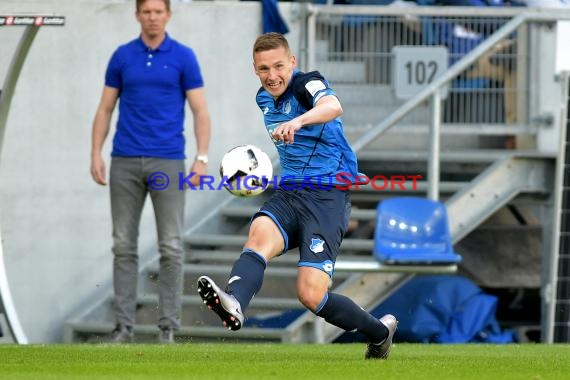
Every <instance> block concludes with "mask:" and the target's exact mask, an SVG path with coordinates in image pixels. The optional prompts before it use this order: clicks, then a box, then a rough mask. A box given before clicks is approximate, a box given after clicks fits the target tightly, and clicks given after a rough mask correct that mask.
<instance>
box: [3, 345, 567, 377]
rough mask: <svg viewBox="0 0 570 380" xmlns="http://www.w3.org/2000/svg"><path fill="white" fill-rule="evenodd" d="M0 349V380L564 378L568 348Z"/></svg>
mask: <svg viewBox="0 0 570 380" xmlns="http://www.w3.org/2000/svg"><path fill="white" fill-rule="evenodd" d="M363 355H364V344H237V343H186V344H176V345H151V344H132V345H103V344H101V345H95V344H93V345H91V344H76V345H64V344H61V345H57V344H56V345H26V346H18V345H0V379H3V380H20V379H22V380H23V379H42V380H46V379H58V380H61V379H123V380H125V379H199V380H203V379H248V380H251V379H292V380H313V379H327V380H332V379H342V380H352V379H355V380H360V379H382V380H388V379H426V380H428V379H429V380H432V379H434V380H448V379H449V380H468V379H477V380H482V379H498V380H506V379H517V380H520V379H528V380H547V379H570V345H545V344H521V345H518V344H509V345H479V344H461V345H459V344H458V345H439V344H437V345H436V344H403V343H397V344H395V345H394V347H393V349H392V353H391V355H390V358H389V359H388V360H382V361H380V360H364V359H363Z"/></svg>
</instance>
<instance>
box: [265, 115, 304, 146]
mask: <svg viewBox="0 0 570 380" xmlns="http://www.w3.org/2000/svg"><path fill="white" fill-rule="evenodd" d="M302 126H303V125H302V124H301V123H300V122H298V121H296V120H295V119H293V120H291V121H288V122H286V123H283V124H281V125H280V126H279V127H277V128H275V130H274V131H273V133H272V137H273V139H274V140H278V141H283V142H284V143H285V144H293V143H294V142H295V133H296V132H297V131H298V130H299V129H301V127H302Z"/></svg>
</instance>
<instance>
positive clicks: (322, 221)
mask: <svg viewBox="0 0 570 380" xmlns="http://www.w3.org/2000/svg"><path fill="white" fill-rule="evenodd" d="M253 66H254V70H255V73H256V74H257V76H258V77H259V79H260V82H261V88H260V89H259V91H258V92H257V96H256V102H257V105H258V106H259V108H260V110H261V112H262V113H263V116H264V120H265V126H266V128H267V130H268V132H269V134H270V136H271V138H272V139H273V142H274V143H275V145H276V147H277V150H278V152H279V162H280V164H281V168H282V172H281V175H282V178H285V177H287V181H288V183H283V181H281V185H282V186H281V187H280V188H279V189H277V190H276V192H275V193H274V194H273V195H272V196H271V198H270V199H269V200H268V201H267V202H265V203H264V204H263V206H262V207H261V209H260V210H259V211H258V212H257V213H255V215H254V216H253V218H252V222H251V226H250V229H249V235H248V238H247V241H246V243H245V245H244V248H243V251H242V253H241V256H240V257H239V259H238V260H237V261H236V262H235V263H234V265H233V267H232V270H231V273H230V275H229V279H228V282H227V285H226V287H225V289H222V288H220V287H219V286H218V285H216V284H215V283H214V281H213V280H212V279H211V278H210V277H208V276H201V277H200V278H199V279H198V284H197V288H198V293H199V294H200V296H201V297H202V299H203V301H204V302H205V303H206V305H207V306H208V307H209V308H211V309H212V310H213V311H214V312H215V313H216V314H218V316H219V317H220V318H221V319H222V322H223V324H224V325H225V326H226V327H227V328H229V329H231V330H239V329H240V328H241V326H242V324H243V323H244V319H245V317H244V312H245V310H246V308H247V307H248V305H249V303H250V301H251V300H252V298H253V297H254V295H255V294H256V293H257V292H258V291H259V290H260V289H261V285H262V282H263V277H264V272H265V269H266V267H267V264H268V263H269V261H270V260H271V259H273V258H275V257H277V256H279V255H281V254H284V253H286V252H287V251H289V250H291V249H294V248H299V256H300V257H299V262H298V263H297V267H298V268H297V269H298V271H297V283H296V288H297V297H298V298H299V301H301V303H302V304H303V305H304V306H305V307H306V308H307V309H309V310H310V311H311V312H313V313H314V314H315V315H317V316H319V317H321V318H323V319H324V320H326V321H327V322H329V323H331V324H333V325H335V326H337V327H340V328H342V329H344V330H346V331H359V332H360V333H362V334H364V335H366V336H367V337H368V340H369V344H368V346H367V349H366V352H365V358H366V359H386V358H387V357H388V355H389V353H390V349H391V347H392V338H393V336H394V333H395V331H396V326H397V321H396V318H395V317H394V316H393V315H391V314H387V315H384V316H383V317H381V318H380V319H376V318H375V317H374V316H372V315H371V314H369V313H368V312H366V311H365V310H363V309H362V308H361V307H360V306H358V305H357V304H356V303H354V301H352V300H351V299H350V298H348V297H346V296H344V295H342V294H339V293H335V292H332V291H329V285H330V282H331V279H332V276H333V272H334V265H335V261H336V258H337V255H338V254H339V251H340V244H341V242H342V239H343V236H344V234H345V232H346V230H347V227H348V221H349V217H350V207H351V203H350V193H349V192H348V191H347V190H343V189H342V187H344V188H346V187H345V186H346V184H347V181H348V183H349V184H354V183H355V182H356V181H357V179H358V170H357V162H356V155H355V153H354V152H353V150H352V148H351V147H350V145H349V143H348V141H347V139H346V137H345V135H344V132H343V125H342V122H341V120H340V115H341V114H342V107H341V104H340V102H339V100H338V98H337V97H336V94H335V93H334V91H333V90H332V89H331V88H330V86H329V83H328V81H327V80H326V79H325V78H323V76H322V75H321V74H320V73H319V72H317V71H313V72H310V73H301V72H299V71H298V70H297V69H296V66H297V61H296V58H295V56H294V55H292V54H291V50H290V48H289V43H288V42H287V40H286V39H285V37H284V36H283V35H281V34H279V33H266V34H263V35H261V36H260V37H258V38H257V40H256V41H255V43H254V46H253ZM323 178H328V180H326V181H325V183H323V181H322V179H323ZM335 184H336V185H338V187H337V186H334V185H335Z"/></svg>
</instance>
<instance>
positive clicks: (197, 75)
mask: <svg viewBox="0 0 570 380" xmlns="http://www.w3.org/2000/svg"><path fill="white" fill-rule="evenodd" d="M105 85H106V86H109V87H113V88H116V89H118V90H119V117H118V121H117V130H116V133H115V137H114V138H113V151H112V153H111V155H112V156H120V157H156V158H166V159H184V158H185V154H184V146H185V139H184V112H185V104H186V91H188V90H191V89H194V88H199V87H203V86H204V81H203V79H202V74H201V72H200V66H199V64H198V59H197V58H196V55H195V54H194V51H193V50H192V49H191V48H189V47H187V46H184V45H182V44H181V43H179V42H177V41H176V40H173V39H172V38H170V36H168V34H167V35H166V38H165V40H164V41H163V42H162V44H161V45H160V46H159V47H158V48H157V49H155V50H152V49H150V48H148V47H147V46H146V45H145V44H144V42H143V41H142V39H141V38H140V37H139V38H137V39H135V40H133V41H131V42H129V43H127V44H125V45H122V46H120V47H119V48H117V50H116V51H115V52H114V53H113V55H112V57H111V59H110V61H109V65H108V66H107V72H106V74H105Z"/></svg>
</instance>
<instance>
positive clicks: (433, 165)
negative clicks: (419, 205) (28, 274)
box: [427, 89, 441, 201]
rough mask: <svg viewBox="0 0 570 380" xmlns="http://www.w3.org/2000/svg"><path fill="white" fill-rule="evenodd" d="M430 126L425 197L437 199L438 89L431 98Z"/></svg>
mask: <svg viewBox="0 0 570 380" xmlns="http://www.w3.org/2000/svg"><path fill="white" fill-rule="evenodd" d="M431 99H432V100H431V102H432V104H431V111H432V114H431V117H432V120H431V126H430V139H429V142H430V144H429V157H428V168H427V169H428V170H427V172H428V193H427V197H428V198H429V199H432V200H434V201H437V200H438V199H439V153H440V152H439V142H440V129H441V93H440V90H439V89H438V90H437V91H435V92H434V93H433V96H432V98H431Z"/></svg>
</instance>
